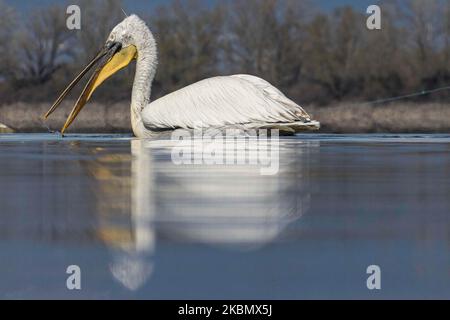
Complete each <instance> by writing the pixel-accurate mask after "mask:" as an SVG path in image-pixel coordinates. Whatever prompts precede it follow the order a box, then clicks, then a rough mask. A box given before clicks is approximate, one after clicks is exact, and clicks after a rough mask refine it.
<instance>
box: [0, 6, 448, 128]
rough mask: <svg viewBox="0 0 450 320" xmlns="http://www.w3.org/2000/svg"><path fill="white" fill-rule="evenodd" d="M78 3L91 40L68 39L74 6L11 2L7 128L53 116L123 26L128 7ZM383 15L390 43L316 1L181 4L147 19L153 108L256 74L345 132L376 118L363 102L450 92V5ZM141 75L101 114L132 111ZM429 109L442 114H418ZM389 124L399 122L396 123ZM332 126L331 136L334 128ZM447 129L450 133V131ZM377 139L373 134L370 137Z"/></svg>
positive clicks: (4, 44)
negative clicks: (46, 113) (37, 115)
mask: <svg viewBox="0 0 450 320" xmlns="http://www.w3.org/2000/svg"><path fill="white" fill-rule="evenodd" d="M73 2H74V3H77V4H79V5H80V7H81V11H82V29H81V30H80V31H70V30H68V29H67V28H66V17H67V15H66V13H65V11H66V8H67V5H68V4H61V5H53V6H49V7H43V8H41V9H39V10H38V11H34V12H30V13H29V14H26V15H24V14H23V13H18V12H15V11H14V10H13V9H12V8H11V7H8V6H7V5H6V4H5V3H4V2H2V0H0V12H1V13H2V19H0V57H1V63H0V122H2V121H5V122H7V121H9V122H15V121H14V119H13V118H14V117H13V115H12V114H11V113H14V112H15V111H14V110H17V111H18V110H19V109H20V106H22V108H23V106H24V104H27V106H30V105H33V106H38V105H44V106H48V105H49V104H51V102H53V100H54V99H55V98H56V96H57V95H58V93H60V91H62V90H63V89H64V87H65V85H66V84H67V83H68V82H70V80H71V79H72V78H73V77H74V75H75V74H76V73H77V72H78V71H79V70H81V69H82V67H83V66H84V64H86V62H87V61H88V60H89V59H90V58H91V57H92V56H93V55H94V54H95V53H96V52H97V50H98V49H99V48H100V47H101V46H102V45H103V43H104V42H105V39H106V37H107V35H108V33H109V32H110V30H111V29H112V28H113V26H114V25H116V24H117V23H118V22H120V21H121V20H122V19H123V17H124V15H123V12H122V10H121V8H122V3H121V1H120V0H96V1H88V0H80V1H71V3H73ZM380 6H381V7H382V19H383V20H382V30H379V31H370V30H368V29H367V28H366V19H367V15H366V14H365V13H363V12H357V11H355V10H354V9H353V8H352V7H341V8H337V9H335V10H333V11H331V12H324V11H322V10H320V8H318V7H316V6H315V5H314V2H313V1H308V0H245V1H239V0H234V1H233V0H230V1H220V2H218V4H217V5H205V4H204V3H202V2H201V1H193V0H186V1H177V0H175V1H171V2H167V4H165V5H162V6H160V7H159V8H157V9H156V10H155V9H152V10H150V9H149V10H148V12H138V13H137V14H139V15H140V16H141V17H143V18H144V19H145V20H146V21H147V22H148V24H149V26H150V27H151V29H152V31H153V33H154V35H155V37H156V39H157V42H158V48H159V55H160V64H159V69H158V73H157V76H156V79H155V83H154V86H153V92H152V98H153V99H156V98H158V97H160V96H162V95H164V94H167V93H170V92H172V91H174V90H177V89H179V88H181V87H183V86H186V85H188V84H191V83H193V82H195V81H198V80H201V79H204V78H206V77H210V76H215V75H227V74H233V73H249V74H253V75H257V76H260V77H262V78H264V79H266V80H268V81H269V82H271V83H272V84H273V85H275V86H277V87H278V88H280V89H281V90H282V91H283V92H284V93H286V94H287V95H288V96H289V97H290V98H292V99H293V100H295V101H296V102H298V103H299V104H301V105H303V106H305V107H306V108H307V109H308V108H309V109H310V110H314V112H315V113H316V114H321V115H322V116H323V117H328V118H330V117H331V116H330V114H331V115H333V116H332V117H331V118H333V119H335V121H340V120H342V118H340V116H336V112H340V113H342V112H344V111H343V108H344V106H348V108H350V109H346V111H345V112H348V110H353V111H352V112H353V113H354V114H364V112H367V110H369V109H370V110H372V109H373V108H374V106H373V105H370V104H361V103H362V102H367V101H373V100H378V99H382V98H387V97H392V96H399V95H404V94H409V93H412V92H417V91H421V90H427V89H434V88H437V87H443V86H448V85H450V2H449V1H441V0H400V1H395V0H389V1H384V2H383V1H381V2H380ZM133 73H134V70H133V68H129V69H128V70H124V71H122V73H121V76H116V77H113V78H112V79H111V80H109V81H108V82H107V83H106V84H105V85H104V86H103V87H102V88H101V89H99V90H98V91H97V93H96V95H95V98H94V100H95V102H97V103H99V104H103V105H108V104H113V103H114V104H117V103H118V102H120V101H123V102H124V105H125V106H128V100H129V97H130V91H131V85H132V79H133ZM75 96H76V93H74V96H73V97H74V98H75ZM449 97H450V90H442V91H440V92H436V93H433V94H429V95H423V96H419V97H415V98H411V99H409V100H408V102H409V103H410V104H409V106H410V108H409V110H414V111H415V112H419V113H426V112H431V111H430V110H440V111H439V112H442V111H443V112H447V111H448V108H447V107H446V103H447V102H448V98H449ZM125 102H126V103H125ZM425 102H426V103H431V102H432V103H433V105H434V106H435V107H432V108H431V107H430V108H425V109H424V108H417V106H414V103H421V104H423V103H425ZM429 105H431V104H427V105H426V106H429ZM436 105H438V106H437V107H436ZM334 106H335V108H333V107H334ZM424 106H425V104H424ZM383 107H385V105H383ZM355 108H356V109H355ZM37 109H39V111H41V110H40V109H41V108H40V107H36V110H37ZM42 109H44V107H42ZM116 109H117V110H122V109H120V108H116ZM116 109H115V110H116ZM321 110H322V111H321ZM324 110H327V112H326V113H324V112H323V111H324ZM333 110H334V111H333ZM400 110H402V111H403V110H408V108H406V109H402V108H400ZM118 112H127V111H126V109H124V111H118ZM314 112H313V113H314ZM371 112H372V111H371ZM392 114H394V113H392ZM396 114H398V115H399V116H400V117H401V113H400V114H399V113H398V112H396ZM340 115H342V114H340ZM371 115H372V116H373V112H372V113H371ZM383 115H384V116H387V117H389V112H384V113H383ZM2 116H3V118H7V119H6V120H2ZM420 117H422V118H423V115H422V116H419V118H420ZM113 118H114V117H113ZM115 118H117V116H116V117H115ZM437 118H439V117H437ZM319 120H321V119H319ZM324 120H325V118H324ZM397 121H399V120H398V119H397ZM430 121H431V120H430ZM16 122H17V121H16ZM325 122H327V120H325ZM441 122H442V119H441ZM447 122H448V121H447ZM28 126H29V127H30V126H32V125H28ZM327 126H328V128H332V127H333V124H332V121H330V122H329V124H328V125H327ZM430 126H431V127H432V125H431V124H430ZM16 127H20V124H18V123H16ZM438 127H439V129H436V130H440V131H442V130H443V131H449V130H450V124H448V125H447V126H446V125H444V126H442V123H440V125H439V126H438ZM27 128H28V127H27ZM336 128H337V127H336ZM436 128H437V127H436ZM406 129H407V128H406ZM349 130H350V131H351V129H349ZM370 130H372V131H373V130H374V128H373V127H372V129H369V130H362V131H370ZM383 130H388V131H389V130H390V129H389V128H387V129H386V128H384V129H383ZM411 130H412V128H411ZM426 130H429V129H426ZM343 131H345V129H344V130H343ZM375 131H377V130H375Z"/></svg>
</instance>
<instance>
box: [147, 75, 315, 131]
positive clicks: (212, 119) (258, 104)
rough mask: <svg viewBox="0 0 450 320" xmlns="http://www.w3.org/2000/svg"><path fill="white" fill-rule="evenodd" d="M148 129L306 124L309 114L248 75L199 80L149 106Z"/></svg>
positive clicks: (263, 81)
mask: <svg viewBox="0 0 450 320" xmlns="http://www.w3.org/2000/svg"><path fill="white" fill-rule="evenodd" d="M142 119H143V122H144V125H145V127H146V128H147V129H149V130H164V129H175V128H186V129H192V128H198V127H224V126H229V125H244V126H245V125H251V126H252V127H255V126H257V125H261V126H263V125H267V124H282V123H283V124H284V123H299V122H309V121H310V117H309V115H308V114H307V113H306V112H305V111H304V110H303V109H302V108H301V107H300V106H298V105H297V104H296V103H295V102H293V101H292V100H290V99H288V98H287V97H286V96H285V95H284V94H283V93H281V92H280V91H279V90H278V89H276V88H275V87H273V86H272V85H271V84H270V83H268V82H267V81H265V80H263V79H260V78H257V77H254V76H250V75H233V76H226V77H214V78H209V79H206V80H202V81H199V82H197V83H194V84H192V85H189V86H187V87H185V88H183V89H180V90H178V91H176V92H173V93H171V94H169V95H167V96H164V97H162V98H160V99H158V100H156V101H154V102H152V103H150V104H149V105H148V106H147V107H146V108H144V110H143V111H142Z"/></svg>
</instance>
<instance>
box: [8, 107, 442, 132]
mask: <svg viewBox="0 0 450 320" xmlns="http://www.w3.org/2000/svg"><path fill="white" fill-rule="evenodd" d="M73 103H74V102H73V101H66V102H64V103H63V104H62V106H61V108H60V109H61V110H58V111H57V112H56V113H55V114H54V115H52V116H51V117H50V118H49V119H48V120H46V121H44V120H43V119H42V118H41V116H42V115H43V114H44V113H45V112H46V111H47V110H48V108H49V106H50V104H49V103H39V104H35V103H22V102H18V103H15V104H11V105H2V106H0V133H12V132H17V133H45V132H49V130H52V131H58V130H59V129H60V128H61V127H62V126H63V125H64V122H65V120H66V118H67V116H68V115H69V113H70V110H71V108H72V106H73ZM304 108H305V110H306V111H307V112H308V113H309V114H310V115H311V116H312V118H313V119H314V120H317V121H319V122H320V123H321V129H320V130H319V131H315V132H317V133H342V134H352V133H450V120H449V119H450V104H443V103H424V104H414V103H396V104H389V105H382V106H368V105H358V104H337V105H333V106H324V107H318V106H305V107H304ZM1 124H4V125H3V126H2V125H1ZM99 132H101V133H130V132H131V121H130V108H129V103H128V102H126V101H124V102H118V103H112V104H102V103H95V102H94V103H90V104H89V105H87V106H86V108H85V109H84V110H83V112H81V113H80V115H79V117H78V118H77V120H76V121H75V123H74V124H73V126H72V127H71V128H70V132H69V133H99Z"/></svg>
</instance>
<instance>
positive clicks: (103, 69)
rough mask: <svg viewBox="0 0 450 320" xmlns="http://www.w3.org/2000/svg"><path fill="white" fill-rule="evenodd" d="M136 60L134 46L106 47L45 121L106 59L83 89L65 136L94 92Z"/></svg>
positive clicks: (72, 84) (52, 109)
mask: <svg viewBox="0 0 450 320" xmlns="http://www.w3.org/2000/svg"><path fill="white" fill-rule="evenodd" d="M136 58H137V49H136V47H135V46H133V45H131V46H128V47H126V48H123V49H120V47H119V46H118V45H110V46H108V47H105V48H104V49H103V50H102V51H100V53H99V54H98V55H97V56H96V57H95V58H94V59H93V60H92V61H91V62H90V63H89V64H88V66H87V67H86V68H84V70H83V71H82V72H81V73H80V74H79V75H78V76H77V77H76V78H75V80H73V81H72V82H71V83H70V85H69V86H68V87H67V88H66V89H65V90H64V92H63V93H62V94H61V95H60V96H59V97H58V99H57V100H56V102H55V103H54V104H53V106H52V107H51V108H50V110H49V111H48V112H47V113H46V114H45V116H44V117H45V119H46V118H48V116H50V115H51V114H52V113H53V112H54V111H55V110H56V108H57V107H58V106H59V105H60V104H61V102H62V101H63V99H64V98H65V97H66V96H67V94H68V93H69V92H70V90H72V89H73V87H74V86H75V85H76V84H77V83H78V81H80V79H81V78H82V77H83V76H84V75H85V74H86V73H87V71H89V69H90V68H92V67H93V66H94V65H95V64H96V63H97V62H98V61H100V60H102V59H104V62H103V63H101V64H100V66H99V67H98V68H97V69H96V71H95V72H94V73H93V74H92V76H91V77H90V79H89V81H88V83H87V84H86V86H85V87H84V89H83V92H82V93H81V95H80V97H79V98H78V100H77V102H76V103H75V106H74V107H73V109H72V112H71V113H70V115H69V117H68V118H67V121H66V123H65V124H64V127H63V128H62V129H61V134H64V132H65V131H66V130H67V128H69V126H70V125H71V124H72V123H73V121H74V120H75V119H76V117H77V116H78V114H79V113H80V111H81V110H82V109H83V107H84V106H85V105H86V103H87V102H88V101H89V99H90V98H91V96H92V94H93V93H94V91H95V90H96V89H97V88H98V87H99V86H100V85H101V84H102V83H103V82H105V81H106V80H107V79H108V78H109V77H111V76H112V75H113V74H115V73H117V72H118V71H119V70H121V69H123V68H125V67H126V66H128V65H129V64H130V63H131V61H133V59H136Z"/></svg>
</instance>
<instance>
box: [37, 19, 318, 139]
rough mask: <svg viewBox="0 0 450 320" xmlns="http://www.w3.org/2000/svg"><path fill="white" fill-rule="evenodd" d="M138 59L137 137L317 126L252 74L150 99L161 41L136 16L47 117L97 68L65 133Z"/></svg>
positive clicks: (117, 29)
mask: <svg viewBox="0 0 450 320" xmlns="http://www.w3.org/2000/svg"><path fill="white" fill-rule="evenodd" d="M133 60H136V74H135V78H134V83H133V90H132V97H131V124H132V129H133V133H134V135H135V136H136V137H139V138H145V137H151V136H152V135H154V134H155V133H157V132H161V131H166V130H175V129H197V128H224V127H228V126H238V127H240V128H244V129H258V128H270V127H276V128H287V129H288V130H290V131H291V132H294V131H299V130H305V129H313V130H314V129H318V128H319V127H320V124H319V122H317V121H312V120H311V117H310V116H309V115H308V113H306V112H305V110H303V108H302V107H300V106H299V105H297V104H296V103H294V102H293V101H292V100H290V99H288V98H287V97H286V96H285V95H284V94H283V93H281V92H280V91H279V90H278V89H277V88H275V87H273V86H272V85H271V84H269V83H268V82H267V81H265V80H263V79H261V78H258V77H255V76H251V75H242V74H239V75H231V76H219V77H213V78H209V79H205V80H202V81H200V82H197V83H194V84H192V85H189V86H187V87H185V88H183V89H180V90H178V91H176V92H173V93H171V94H168V95H167V96H164V97H162V98H160V99H158V100H156V101H153V102H150V94H151V87H152V82H153V79H154V77H155V74H156V68H157V65H158V54H157V46H156V41H155V39H154V37H153V34H152V32H151V31H150V29H149V28H148V26H147V25H146V23H145V22H144V21H143V20H141V19H140V18H139V17H138V16H137V15H131V16H129V17H127V18H125V19H124V20H123V21H122V22H121V23H119V24H118V25H117V26H116V27H115V28H114V29H113V30H112V31H111V33H110V35H109V37H108V40H107V41H106V44H105V45H104V46H103V48H102V49H101V50H100V52H99V53H98V54H97V55H96V56H95V58H94V59H93V60H92V61H91V62H90V63H89V64H88V65H87V66H86V67H85V68H84V69H83V71H81V73H80V74H79V75H78V76H77V77H76V78H75V79H74V80H73V81H72V82H71V83H70V84H69V86H68V87H67V88H66V89H65V90H64V92H63V93H62V94H61V95H60V96H59V98H58V99H57V100H56V102H55V103H54V104H53V105H52V107H51V108H50V110H49V111H48V112H47V113H46V114H45V116H44V118H45V119H47V118H48V117H49V116H50V114H52V113H53V112H54V111H55V110H56V109H57V108H58V106H59V105H60V104H61V102H62V101H63V99H64V98H65V97H66V96H67V94H68V93H69V92H70V91H71V90H72V89H73V88H74V86H75V85H76V84H77V83H78V82H79V81H80V80H81V79H82V78H83V77H84V76H85V75H86V73H87V72H88V71H89V70H90V69H92V68H93V67H96V69H95V71H94V72H93V74H92V76H91V77H90V79H89V81H88V83H87V84H86V86H85V87H84V90H83V91H82V93H81V95H80V97H79V98H78V100H77V101H76V103H75V106H74V107H73V109H72V112H71V113H70V115H69V117H68V118H67V121H66V123H65V124H64V127H63V128H62V130H61V134H64V132H65V131H66V130H67V128H69V126H70V125H71V124H72V123H73V121H74V120H75V118H76V117H77V115H78V114H79V113H80V111H81V110H82V109H83V107H84V106H85V105H86V103H87V102H88V101H89V99H90V98H91V96H92V94H93V93H94V91H95V90H96V89H97V88H98V87H99V86H100V85H101V84H102V83H103V82H104V81H105V80H106V79H108V78H109V77H111V76H112V75H113V74H115V73H116V72H118V71H119V70H121V69H123V68H125V67H126V66H127V65H128V64H130V63H131V62H132V61H133Z"/></svg>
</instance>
